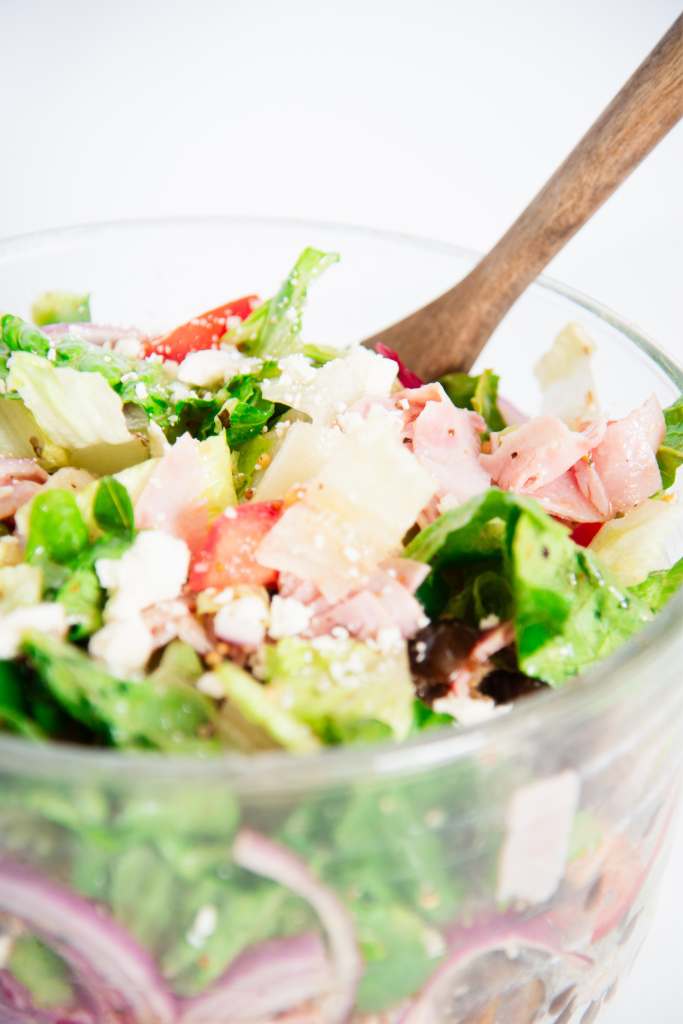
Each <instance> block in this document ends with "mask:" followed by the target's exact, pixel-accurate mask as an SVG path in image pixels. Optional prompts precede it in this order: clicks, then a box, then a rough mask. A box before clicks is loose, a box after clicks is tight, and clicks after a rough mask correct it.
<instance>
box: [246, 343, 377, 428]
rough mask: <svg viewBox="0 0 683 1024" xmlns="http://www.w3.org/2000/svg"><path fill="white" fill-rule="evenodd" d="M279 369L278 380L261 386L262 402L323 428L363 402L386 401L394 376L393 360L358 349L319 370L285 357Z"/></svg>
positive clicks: (304, 361)
mask: <svg viewBox="0 0 683 1024" xmlns="http://www.w3.org/2000/svg"><path fill="white" fill-rule="evenodd" d="M280 368H281V370H282V372H281V374H280V376H279V377H273V378H272V379H271V380H266V381H264V382H263V385H262V391H263V396H264V398H267V399H268V400H269V401H272V402H284V403H285V405H289V406H291V407H292V408H294V409H296V410H297V412H303V413H306V415H307V416H310V417H311V419H312V420H313V422H314V423H322V424H330V423H332V422H333V421H334V420H335V419H336V418H337V417H338V416H340V415H341V414H343V413H344V411H345V410H346V409H347V408H348V406H350V405H353V404H354V403H355V402H358V401H360V400H361V399H362V398H376V399H382V398H388V397H389V395H390V393H391V387H392V385H393V383H394V381H395V379H396V374H397V366H396V363H395V362H393V360H391V359H384V357H383V356H378V355H377V354H376V353H374V352H370V351H369V350H368V349H365V348H362V347H360V346H359V347H357V348H354V349H352V350H351V351H350V352H349V353H348V355H345V356H343V357H341V358H339V359H334V360H332V361H331V362H329V363H326V365H325V366H323V367H322V368H321V369H319V370H316V369H314V367H312V366H311V364H310V362H309V360H308V359H306V357H305V356H301V355H294V356H286V357H285V358H284V359H282V360H280Z"/></svg>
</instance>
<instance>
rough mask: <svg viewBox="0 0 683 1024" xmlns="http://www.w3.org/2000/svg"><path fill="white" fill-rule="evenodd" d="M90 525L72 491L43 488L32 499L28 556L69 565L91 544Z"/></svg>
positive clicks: (34, 560)
mask: <svg viewBox="0 0 683 1024" xmlns="http://www.w3.org/2000/svg"><path fill="white" fill-rule="evenodd" d="M89 541H90V538H89V535H88V527H87V526H86V524H85V520H84V519H83V516H82V515H81V510H80V509H79V507H78V504H77V502H76V497H75V495H74V493H73V491H62V490H59V489H58V488H54V490H47V491H42V492H41V493H39V494H37V495H36V497H35V498H34V499H33V501H32V503H31V514H30V517H29V532H28V538H27V540H26V560H27V561H28V562H30V563H32V564H34V565H42V564H44V563H45V562H46V561H49V562H57V563H58V564H59V565H68V564H69V563H71V562H73V561H74V560H75V559H76V558H77V557H78V556H79V555H80V554H81V553H82V552H83V551H84V549H85V548H86V547H87V546H88V544H89Z"/></svg>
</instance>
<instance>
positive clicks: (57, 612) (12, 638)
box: [0, 602, 67, 658]
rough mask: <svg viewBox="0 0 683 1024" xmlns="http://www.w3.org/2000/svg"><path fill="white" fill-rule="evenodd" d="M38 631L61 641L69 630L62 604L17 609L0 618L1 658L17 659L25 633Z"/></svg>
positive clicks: (45, 604) (37, 605)
mask: <svg viewBox="0 0 683 1024" xmlns="http://www.w3.org/2000/svg"><path fill="white" fill-rule="evenodd" d="M29 630H36V632H38V633H47V634H48V636H54V637H57V638H59V639H60V640H61V639H62V638H63V637H64V636H65V634H66V630H67V621H66V612H65V610H64V606H63V605H61V604H56V603H55V604H48V603H47V602H46V603H44V604H34V605H29V606H28V607H24V608H15V609H14V610H13V611H11V612H9V613H8V614H6V615H3V616H2V618H0V658H16V656H17V655H18V654H19V649H20V647H21V640H22V637H23V635H24V633H26V632H28V631H29Z"/></svg>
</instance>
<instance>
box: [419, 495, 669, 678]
mask: <svg viewBox="0 0 683 1024" xmlns="http://www.w3.org/2000/svg"><path fill="white" fill-rule="evenodd" d="M406 555H407V556H408V557H409V558H414V559H417V560H418V561H425V562H429V563H430V564H431V565H432V566H433V573H432V574H431V578H429V579H428V580H427V581H425V584H423V587H422V588H421V590H420V591H419V592H418V593H419V595H420V596H421V597H422V598H423V599H424V600H425V602H426V603H427V604H428V605H430V606H431V610H432V612H434V611H439V610H441V609H440V608H439V607H438V604H439V602H441V603H442V602H443V601H444V600H447V598H448V594H449V585H448V574H449V573H452V572H453V571H454V570H457V569H459V568H462V567H463V566H467V565H468V564H470V565H471V564H472V563H477V562H478V563H483V565H482V568H486V563H488V571H489V572H494V573H499V574H500V575H501V576H502V577H503V579H504V581H505V582H506V583H507V584H508V586H509V589H510V591H511V594H512V601H513V609H514V615H513V619H514V625H515V633H516V639H517V658H518V663H519V667H520V669H521V670H522V671H523V672H525V673H526V674H527V675H530V676H534V677H536V678H538V679H541V680H543V681H544V682H547V683H549V684H551V685H554V686H559V685H561V684H562V683H564V682H566V680H567V679H569V678H570V677H571V676H573V675H575V674H576V673H577V672H580V671H581V670H582V669H584V668H586V667H587V666H588V665H590V664H591V663H592V662H594V661H596V660H597V659H598V658H602V657H605V656H606V655H608V654H610V653H611V652H612V651H614V650H615V649H616V648H617V647H618V646H619V645H620V644H621V643H623V641H624V640H626V639H627V638H628V637H630V636H632V635H633V634H634V633H635V632H636V631H637V630H638V629H640V628H641V627H642V626H643V625H644V624H645V623H646V622H648V621H649V620H650V619H651V617H652V614H651V612H650V609H649V607H648V606H647V604H646V603H645V602H644V601H643V600H641V599H640V598H639V597H638V595H636V594H633V593H632V592H631V593H629V591H628V590H627V589H625V588H623V587H620V586H619V585H618V583H617V582H616V580H614V579H613V578H612V577H611V575H610V574H609V573H608V572H607V571H605V570H602V569H601V568H600V565H599V563H598V561H597V560H596V558H595V556H594V555H592V554H591V552H590V551H588V550H586V549H584V548H580V547H578V546H577V545H576V544H574V543H573V542H572V540H571V539H570V537H569V534H568V531H567V530H566V529H565V527H563V526H561V525H560V524H559V523H557V522H555V521H554V520H553V519H551V518H550V516H548V515H547V514H546V513H545V512H544V511H543V510H542V509H541V507H540V506H539V505H538V504H537V503H536V502H535V501H533V499H530V498H525V497H521V496H519V495H514V494H511V493H509V492H504V491H498V490H496V489H495V488H493V489H491V490H490V491H488V492H486V494H484V495H483V496H482V497H478V498H473V499H471V501H469V502H467V503H466V504H465V505H462V506H460V507H459V508H456V509H452V510H451V511H449V512H446V513H445V514H444V515H442V516H441V517H440V518H439V519H437V520H436V522H434V523H432V524H431V525H430V526H428V527H427V528H426V529H425V530H423V531H422V532H421V533H420V534H418V536H417V537H416V538H415V539H414V540H413V541H412V543H411V544H410V545H409V546H408V548H407V550H406Z"/></svg>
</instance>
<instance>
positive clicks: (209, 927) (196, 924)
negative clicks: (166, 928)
mask: <svg viewBox="0 0 683 1024" xmlns="http://www.w3.org/2000/svg"><path fill="white" fill-rule="evenodd" d="M217 922H218V914H217V912H216V908H215V907H214V906H213V904H212V903H207V904H206V905H205V906H203V907H200V908H199V910H198V911H197V914H196V916H195V919H194V921H193V922H192V925H191V927H190V930H189V932H188V933H187V941H188V943H189V944H190V945H191V946H194V947H195V949H196V948H197V947H198V946H203V945H204V943H205V942H206V940H207V939H208V938H209V936H210V935H212V934H213V933H214V931H215V930H216V924H217Z"/></svg>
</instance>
